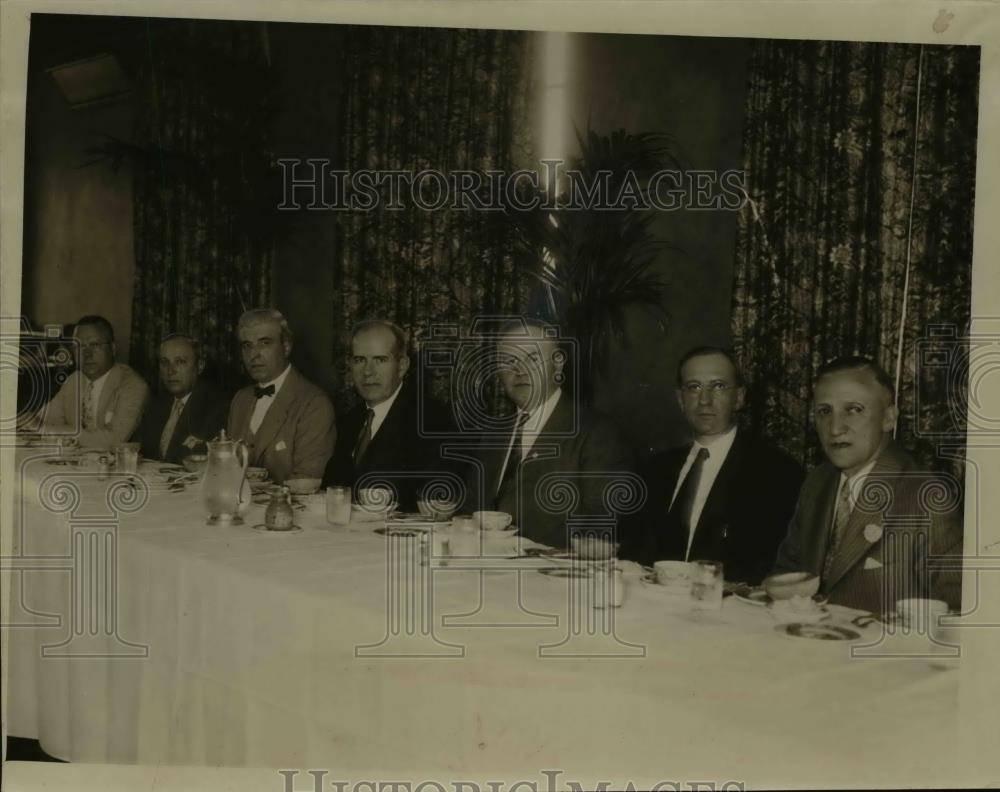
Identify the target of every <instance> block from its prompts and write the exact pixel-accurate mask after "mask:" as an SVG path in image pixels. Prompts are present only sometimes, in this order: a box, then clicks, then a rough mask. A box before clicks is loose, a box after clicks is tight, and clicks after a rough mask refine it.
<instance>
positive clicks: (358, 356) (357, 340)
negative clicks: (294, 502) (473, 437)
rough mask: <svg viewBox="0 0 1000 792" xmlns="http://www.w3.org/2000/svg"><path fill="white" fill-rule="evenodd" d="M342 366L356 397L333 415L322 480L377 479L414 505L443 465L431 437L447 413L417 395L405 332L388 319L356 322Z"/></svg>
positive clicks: (374, 482) (406, 506)
mask: <svg viewBox="0 0 1000 792" xmlns="http://www.w3.org/2000/svg"><path fill="white" fill-rule="evenodd" d="M348 365H349V368H350V371H351V377H352V379H353V381H354V389H355V390H356V391H357V394H358V396H359V397H360V398H361V401H360V402H359V403H358V404H357V405H355V406H354V407H353V408H352V409H351V410H349V411H348V412H347V414H346V415H345V416H344V417H343V418H342V419H341V421H340V436H341V438H343V440H342V442H341V443H340V444H338V446H337V448H336V449H334V452H333V456H332V457H330V461H329V462H328V463H327V466H326V472H325V473H324V474H323V486H325V487H326V486H332V485H343V486H352V487H353V486H355V485H358V486H359V487H374V486H379V485H380V484H381V485H383V486H386V487H389V488H391V489H393V490H394V491H395V493H396V497H397V499H398V503H399V507H400V508H401V509H402V510H404V511H414V510H416V508H417V499H418V498H419V497H420V495H421V492H422V490H423V488H424V487H425V486H426V485H427V484H428V483H429V482H430V481H434V480H440V479H441V476H440V475H439V474H440V473H441V472H442V471H444V470H447V469H448V468H449V465H447V464H446V463H445V461H444V460H442V458H441V451H440V442H439V441H438V440H437V439H435V438H437V437H440V436H441V435H442V434H443V433H447V431H448V427H449V426H450V424H451V420H450V413H449V412H448V410H447V408H446V407H445V406H444V405H443V404H441V403H440V402H438V401H437V400H435V399H432V398H431V397H429V396H427V395H426V394H419V395H418V393H417V389H416V386H415V385H414V384H413V383H412V381H411V378H410V377H408V376H407V374H408V372H409V369H410V358H409V355H408V354H407V339H406V335H405V333H404V332H403V330H402V328H400V327H398V326H397V325H395V324H393V323H392V322H388V321H384V320H379V319H373V320H368V321H364V322H360V323H358V324H357V325H356V326H355V327H354V330H353V332H352V333H351V351H350V354H349V356H348ZM456 489H457V488H456Z"/></svg>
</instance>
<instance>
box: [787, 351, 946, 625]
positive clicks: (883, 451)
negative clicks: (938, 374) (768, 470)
mask: <svg viewBox="0 0 1000 792" xmlns="http://www.w3.org/2000/svg"><path fill="white" fill-rule="evenodd" d="M813 398H814V421H815V424H816V431H817V433H818V434H819V439H820V443H821V445H822V446H823V451H824V453H825V454H826V457H827V459H826V461H825V462H823V463H822V464H821V465H819V466H818V467H816V468H815V469H813V470H812V471H811V472H810V473H809V475H808V476H807V477H806V480H805V482H804V483H803V485H802V490H801V491H800V493H799V499H798V503H797V504H796V508H795V514H794V515H793V516H792V520H791V523H790V525H789V529H788V534H787V536H786V537H785V539H784V541H783V542H782V544H781V547H780V548H779V549H778V556H777V560H776V561H775V571H776V572H789V571H809V572H813V573H815V574H817V575H819V576H820V578H821V588H820V591H821V593H824V594H826V595H827V596H828V597H829V600H830V602H832V603H836V604H840V605H846V606H849V607H853V608H860V609H862V610H867V611H870V612H872V613H882V612H885V611H889V610H892V609H893V607H894V605H895V603H896V602H897V601H898V600H900V599H906V598H910V597H929V598H933V599H942V600H945V601H947V602H948V603H949V605H950V606H951V607H952V608H957V607H959V605H960V600H961V569H960V563H961V548H962V505H961V490H960V487H959V484H958V482H957V481H956V480H955V479H954V478H953V477H950V476H948V475H946V474H940V473H932V472H928V471H924V470H921V469H920V467H919V466H918V465H917V463H916V462H915V461H914V459H913V458H912V457H911V456H910V455H909V454H908V453H907V452H906V451H905V450H904V449H903V448H902V447H901V446H899V445H898V444H897V443H896V442H895V441H894V440H893V438H892V432H893V427H894V426H895V422H896V417H897V411H896V406H895V395H894V386H893V382H892V379H891V378H890V377H889V375H888V374H886V372H885V371H884V370H883V369H882V368H881V367H879V366H878V364H876V363H875V362H874V361H872V360H869V359H868V358H863V357H844V358H838V359H837V360H833V361H831V362H829V363H827V364H826V365H824V366H823V367H821V368H820V370H819V372H818V373H817V377H816V383H815V388H814V397H813Z"/></svg>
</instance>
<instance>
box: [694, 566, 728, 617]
mask: <svg viewBox="0 0 1000 792" xmlns="http://www.w3.org/2000/svg"><path fill="white" fill-rule="evenodd" d="M721 607H722V562H721V561H692V562H691V609H692V610H719V609H720V608H721Z"/></svg>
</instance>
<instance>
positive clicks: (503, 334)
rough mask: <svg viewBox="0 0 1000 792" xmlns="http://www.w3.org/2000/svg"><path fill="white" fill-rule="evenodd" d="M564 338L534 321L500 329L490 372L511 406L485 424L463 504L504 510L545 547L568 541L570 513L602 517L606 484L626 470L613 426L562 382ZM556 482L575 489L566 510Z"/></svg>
mask: <svg viewBox="0 0 1000 792" xmlns="http://www.w3.org/2000/svg"><path fill="white" fill-rule="evenodd" d="M564 342H565V339H562V338H560V337H559V332H558V327H555V326H552V325H546V324H544V323H542V322H539V321H537V320H534V319H523V318H522V319H515V320H512V321H510V322H509V323H507V324H506V325H505V326H504V327H502V328H501V330H500V332H499V333H498V338H497V346H496V360H497V375H498V378H499V382H500V385H501V387H502V388H503V392H504V394H505V395H506V397H507V399H508V400H509V401H510V402H511V404H512V406H513V407H514V408H515V409H514V412H513V413H512V414H511V415H510V416H509V417H508V418H509V420H508V422H507V423H506V424H504V425H503V426H502V427H501V428H500V429H496V428H493V427H484V436H483V438H482V440H481V447H480V451H479V462H480V464H479V466H478V467H477V468H476V470H475V472H474V475H472V476H470V479H469V482H468V492H469V498H468V500H467V505H466V508H467V509H469V510H498V511H502V512H506V513H507V514H510V515H511V517H512V518H513V520H514V522H515V523H516V524H517V526H518V529H519V533H520V535H521V536H526V537H528V538H529V539H532V540H534V541H537V542H541V543H542V544H546V545H549V546H550V547H566V546H568V544H569V536H568V533H567V532H568V531H569V530H571V527H570V526H571V525H572V523H571V521H570V520H569V518H570V517H571V516H572V515H574V514H575V515H578V516H590V515H606V514H607V513H608V506H607V504H606V503H605V501H604V493H605V491H606V489H607V488H608V487H609V486H614V485H616V484H619V483H621V482H622V481H623V480H628V476H630V475H631V471H632V469H633V463H632V455H631V452H630V451H629V448H628V446H627V445H626V444H625V442H624V440H623V439H622V437H621V433H620V431H619V430H618V427H617V426H616V425H615V424H614V423H613V422H612V421H610V420H609V419H608V418H607V417H605V416H603V415H601V414H600V413H599V412H597V411H596V410H593V409H590V408H589V407H587V406H585V405H582V404H580V403H579V402H578V399H577V397H576V394H575V393H573V392H572V391H570V390H568V389H566V388H564V387H563V383H564V379H565V374H566V362H567V356H566V351H565V349H564V348H563V345H564ZM563 484H565V486H568V487H570V488H572V490H573V491H574V495H575V497H574V498H573V501H574V506H573V508H572V511H571V512H570V511H567V510H565V509H563V508H562V506H561V505H559V504H556V503H555V502H554V500H560V501H561V499H556V498H555V497H554V496H555V492H554V490H553V488H554V487H559V486H563ZM547 492H548V493H549V496H547V495H546V493H547Z"/></svg>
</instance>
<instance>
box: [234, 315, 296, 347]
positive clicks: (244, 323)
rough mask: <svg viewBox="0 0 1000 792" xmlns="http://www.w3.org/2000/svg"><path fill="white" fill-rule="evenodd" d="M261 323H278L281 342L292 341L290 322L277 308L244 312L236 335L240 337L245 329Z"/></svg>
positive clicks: (238, 323) (237, 324) (237, 325)
mask: <svg viewBox="0 0 1000 792" xmlns="http://www.w3.org/2000/svg"><path fill="white" fill-rule="evenodd" d="M261 322H277V323H278V326H279V327H280V328H281V340H282V341H291V340H292V328H291V327H289V326H288V320H287V319H286V318H285V315H284V314H283V313H282V312H281V311H279V310H278V309H277V308H251V309H250V310H249V311H244V312H243V314H242V315H241V316H240V320H239V321H238V322H237V323H236V334H237V335H239V332H240V330H242V329H243V328H244V327H249V326H250V325H255V324H260V323H261Z"/></svg>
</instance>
